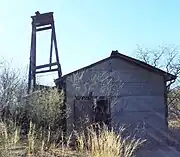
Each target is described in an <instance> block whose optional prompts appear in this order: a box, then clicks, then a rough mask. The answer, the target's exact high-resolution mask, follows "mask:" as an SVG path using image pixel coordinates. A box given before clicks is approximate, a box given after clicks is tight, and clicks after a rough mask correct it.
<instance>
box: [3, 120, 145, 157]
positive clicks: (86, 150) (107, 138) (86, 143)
mask: <svg viewBox="0 0 180 157" xmlns="http://www.w3.org/2000/svg"><path fill="white" fill-rule="evenodd" d="M0 125H1V129H0V156H1V157H11V156H12V157H15V155H16V154H17V153H16V154H15V153H14V152H15V149H17V147H18V148H19V147H20V148H21V149H19V154H21V155H22V153H23V152H24V153H26V155H27V156H28V157H32V155H33V156H37V157H49V156H52V157H53V156H59V157H84V156H86V157H133V155H134V153H135V152H136V150H137V148H138V147H139V146H140V145H141V144H142V143H143V142H144V141H141V140H140V139H135V138H132V139H131V138H130V137H126V138H122V136H121V133H122V132H123V130H124V128H121V132H120V134H116V133H115V131H114V130H113V129H111V130H108V128H107V127H106V126H104V127H103V128H102V129H101V131H98V132H97V131H96V129H95V128H94V127H93V126H90V127H89V128H87V130H86V132H85V131H82V132H81V133H77V132H75V134H74V135H75V137H76V144H75V149H73V150H72V149H71V147H70V146H69V144H70V141H71V139H72V137H71V136H70V137H69V138H68V140H67V142H66V144H64V141H61V143H60V144H59V145H58V146H57V145H55V143H53V142H51V143H49V141H48V138H49V137H46V138H44V139H42V138H40V136H41V135H40V134H39V133H37V132H36V128H35V125H33V124H32V123H31V124H30V130H29V133H28V139H27V141H26V142H25V144H26V145H23V144H22V142H21V141H20V134H19V131H18V128H17V127H16V128H13V130H15V131H12V130H11V131H10V130H9V129H10V128H8V127H7V125H6V124H5V123H3V122H1V123H0ZM11 129H12V128H11ZM62 136H63V135H62ZM62 139H64V138H63V137H62ZM24 146H25V147H24ZM16 152H17V151H16ZM17 156H18V155H17Z"/></svg>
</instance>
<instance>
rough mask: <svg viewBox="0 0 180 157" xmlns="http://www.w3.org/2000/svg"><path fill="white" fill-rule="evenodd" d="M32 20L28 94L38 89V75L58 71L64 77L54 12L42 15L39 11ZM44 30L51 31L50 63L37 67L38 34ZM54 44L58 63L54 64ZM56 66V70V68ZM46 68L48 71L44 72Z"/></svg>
mask: <svg viewBox="0 0 180 157" xmlns="http://www.w3.org/2000/svg"><path fill="white" fill-rule="evenodd" d="M31 18H32V35H31V50H30V64H29V78H28V94H29V93H30V92H31V91H34V90H35V89H36V74H39V73H46V72H54V71H57V72H58V77H59V78H61V76H62V71H61V65H60V62H59V56H58V47H57V41H56V33H55V26H54V18H53V12H49V13H43V14H40V13H39V11H37V12H36V15H35V16H31ZM44 30H51V43H50V57H49V63H48V64H44V65H38V66H37V65H36V33H37V32H39V31H44ZM53 44H54V48H55V55H56V62H53V63H52V50H53ZM55 66H56V68H54V67H55ZM45 68H46V70H43V69H45ZM47 68H48V69H47Z"/></svg>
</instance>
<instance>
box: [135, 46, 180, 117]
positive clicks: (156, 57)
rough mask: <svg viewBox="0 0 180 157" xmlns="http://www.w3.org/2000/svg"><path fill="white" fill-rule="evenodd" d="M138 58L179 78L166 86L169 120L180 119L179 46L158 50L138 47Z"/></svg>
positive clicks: (161, 47)
mask: <svg viewBox="0 0 180 157" xmlns="http://www.w3.org/2000/svg"><path fill="white" fill-rule="evenodd" d="M136 57H137V58H138V59H140V60H142V61H144V62H145V63H148V64H150V65H152V66H154V67H157V68H160V69H162V70H164V71H166V72H168V73H171V74H173V75H175V76H176V77H177V79H176V80H173V81H169V82H168V83H167V85H166V88H167V96H168V98H167V99H168V108H169V118H179V119H180V99H179V97H180V50H179V49H178V47H177V46H169V45H165V46H159V47H158V48H156V49H149V48H141V47H139V46H138V48H137V53H136Z"/></svg>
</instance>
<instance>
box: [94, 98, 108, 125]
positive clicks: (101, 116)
mask: <svg viewBox="0 0 180 157" xmlns="http://www.w3.org/2000/svg"><path fill="white" fill-rule="evenodd" d="M94 111H95V118H94V119H95V123H99V124H100V125H103V124H106V125H107V126H110V102H109V100H108V99H107V98H105V97H103V98H100V99H97V100H96V104H95V108H94Z"/></svg>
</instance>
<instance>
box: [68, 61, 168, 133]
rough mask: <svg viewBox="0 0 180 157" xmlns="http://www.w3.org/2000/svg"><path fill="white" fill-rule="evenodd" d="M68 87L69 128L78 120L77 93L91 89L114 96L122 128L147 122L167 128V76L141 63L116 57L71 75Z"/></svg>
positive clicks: (113, 113)
mask: <svg viewBox="0 0 180 157" xmlns="http://www.w3.org/2000/svg"><path fill="white" fill-rule="evenodd" d="M66 88H67V105H68V107H69V108H70V110H71V111H72V112H71V114H70V115H69V118H68V120H67V126H68V130H69V131H71V130H72V128H73V126H72V124H73V123H74V121H73V118H74V115H73V111H74V99H75V95H77V96H83V95H88V94H89V92H93V95H94V96H99V95H102V96H106V95H108V96H111V98H112V100H111V118H112V126H114V127H115V126H116V127H117V128H118V127H119V126H120V125H121V124H131V125H132V126H134V127H135V126H137V124H143V122H146V123H148V125H146V128H147V129H148V127H150V128H153V127H158V128H160V129H165V128H166V119H165V101H164V80H163V77H162V76H159V75H157V74H154V73H152V72H149V71H147V70H145V69H143V68H141V67H139V66H136V65H133V64H130V63H128V62H126V61H124V60H120V59H115V58H114V59H111V60H108V61H106V62H102V63H100V64H97V65H95V66H93V67H92V68H89V69H87V70H85V71H83V72H80V73H76V74H73V75H69V76H68V77H67V80H66ZM75 105H77V104H75ZM141 126H142V125H141Z"/></svg>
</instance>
